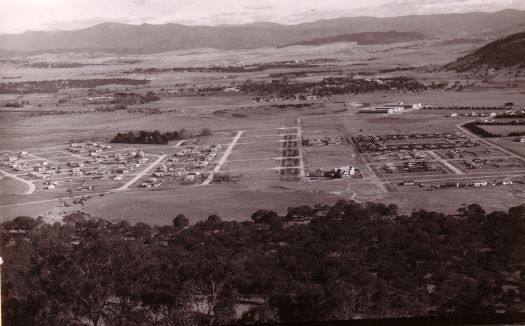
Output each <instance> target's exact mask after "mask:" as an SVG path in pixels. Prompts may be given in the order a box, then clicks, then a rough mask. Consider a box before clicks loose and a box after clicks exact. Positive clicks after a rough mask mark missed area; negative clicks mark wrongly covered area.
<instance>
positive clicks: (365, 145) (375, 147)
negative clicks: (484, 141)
mask: <svg viewBox="0 0 525 326" xmlns="http://www.w3.org/2000/svg"><path fill="white" fill-rule="evenodd" d="M425 139H428V140H429V141H428V142H422V141H421V140H425ZM390 140H395V141H398V140H401V141H402V142H395V143H388V144H387V143H385V142H386V141H390ZM412 140H417V141H412ZM352 141H353V142H354V144H355V145H356V147H357V149H358V151H359V152H360V153H365V152H382V151H399V150H424V149H455V148H463V147H475V146H478V144H477V143H476V142H475V141H473V140H472V139H470V138H468V137H465V136H462V135H460V134H452V133H439V132H438V133H434V134H409V135H381V136H362V135H360V136H355V137H352Z"/></svg>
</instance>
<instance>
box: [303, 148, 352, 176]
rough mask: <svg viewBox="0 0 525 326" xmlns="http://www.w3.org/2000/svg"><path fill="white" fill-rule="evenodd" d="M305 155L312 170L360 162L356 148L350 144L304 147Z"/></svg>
mask: <svg viewBox="0 0 525 326" xmlns="http://www.w3.org/2000/svg"><path fill="white" fill-rule="evenodd" d="M352 155H354V156H352ZM303 157H304V160H305V165H306V167H307V168H308V169H309V170H311V171H315V170H316V169H318V168H323V169H325V170H326V169H332V168H339V167H341V166H345V165H351V166H355V165H358V164H359V163H360V161H359V160H358V158H357V156H355V152H354V149H353V148H352V147H351V146H348V145H340V146H318V147H306V148H305V147H303Z"/></svg>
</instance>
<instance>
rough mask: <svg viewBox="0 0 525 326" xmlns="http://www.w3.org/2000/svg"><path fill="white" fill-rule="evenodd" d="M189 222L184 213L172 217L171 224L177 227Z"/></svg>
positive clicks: (186, 224)
mask: <svg viewBox="0 0 525 326" xmlns="http://www.w3.org/2000/svg"><path fill="white" fill-rule="evenodd" d="M189 224H190V221H189V220H188V218H187V217H186V216H185V215H184V214H179V215H177V216H176V217H175V218H174V219H173V226H174V227H176V228H179V229H182V228H185V227H186V226H188V225H189Z"/></svg>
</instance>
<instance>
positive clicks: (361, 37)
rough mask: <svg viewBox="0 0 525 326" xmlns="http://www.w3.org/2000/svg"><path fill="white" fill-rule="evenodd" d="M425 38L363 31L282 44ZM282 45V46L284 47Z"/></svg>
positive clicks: (416, 35)
mask: <svg viewBox="0 0 525 326" xmlns="http://www.w3.org/2000/svg"><path fill="white" fill-rule="evenodd" d="M425 38H427V36H426V35H425V34H421V33H414V32H395V31H389V32H365V33H351V34H343V35H336V36H329V37H321V38H316V39H313V40H308V41H301V42H297V43H292V44H286V45H284V46H292V45H323V44H330V43H337V42H356V43H357V44H358V45H376V44H390V43H400V42H410V41H417V40H424V39H425ZM284 46H283V47H284Z"/></svg>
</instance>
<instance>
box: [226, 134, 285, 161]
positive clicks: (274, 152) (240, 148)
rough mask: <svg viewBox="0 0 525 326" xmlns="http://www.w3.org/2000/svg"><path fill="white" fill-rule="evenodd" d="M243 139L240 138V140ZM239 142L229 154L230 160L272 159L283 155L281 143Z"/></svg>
mask: <svg viewBox="0 0 525 326" xmlns="http://www.w3.org/2000/svg"><path fill="white" fill-rule="evenodd" d="M241 140H242V138H241V139H239V142H240V141H241ZM239 142H238V143H237V144H236V145H235V147H233V150H232V152H231V154H230V155H229V156H228V161H241V160H257V159H262V160H265V159H271V158H276V157H281V156H282V150H281V144H280V143H269V142H258V143H253V144H243V143H239Z"/></svg>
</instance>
